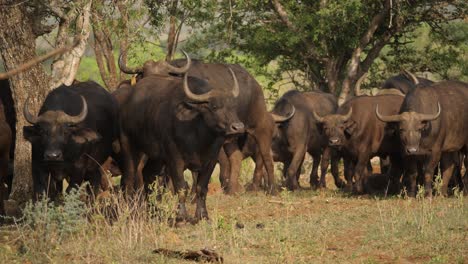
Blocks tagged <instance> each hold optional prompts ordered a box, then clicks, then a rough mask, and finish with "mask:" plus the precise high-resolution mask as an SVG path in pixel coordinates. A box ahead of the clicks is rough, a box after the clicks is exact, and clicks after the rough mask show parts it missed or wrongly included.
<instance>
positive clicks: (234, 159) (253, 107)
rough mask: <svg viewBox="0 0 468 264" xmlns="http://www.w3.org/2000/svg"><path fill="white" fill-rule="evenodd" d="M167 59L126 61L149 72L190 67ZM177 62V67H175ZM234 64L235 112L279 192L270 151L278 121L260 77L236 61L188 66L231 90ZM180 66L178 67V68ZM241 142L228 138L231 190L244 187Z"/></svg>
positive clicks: (162, 73) (270, 185)
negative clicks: (240, 179) (241, 182)
mask: <svg viewBox="0 0 468 264" xmlns="http://www.w3.org/2000/svg"><path fill="white" fill-rule="evenodd" d="M167 64H168V63H166V62H154V61H151V60H150V61H147V62H146V63H145V64H144V66H143V67H137V68H133V69H131V68H129V67H127V66H126V65H124V63H122V66H123V68H124V69H125V72H127V73H137V74H140V75H143V76H144V78H146V76H151V75H159V76H167V75H172V76H180V74H181V72H183V71H185V70H186V69H188V67H187V64H188V63H185V61H184V60H180V59H179V60H175V61H173V62H171V63H170V64H169V65H170V66H168V65H167ZM174 66H175V69H174ZM227 67H229V68H231V69H232V70H233V71H234V72H235V75H236V76H237V78H238V82H239V89H240V92H239V96H237V97H236V98H234V99H233V102H232V103H233V104H234V105H235V114H236V115H237V117H238V118H239V120H240V121H241V122H242V123H243V124H244V125H245V130H246V132H247V133H248V134H249V135H250V136H252V137H253V139H254V140H255V142H256V144H257V145H258V152H257V154H258V155H257V156H258V158H257V159H256V161H257V165H256V166H259V168H261V167H263V166H265V168H266V171H267V175H268V177H267V178H266V179H267V182H266V186H267V189H268V191H269V192H275V191H276V189H275V186H276V184H275V178H274V171H273V159H272V157H271V154H270V149H271V139H272V133H273V126H274V121H273V119H272V117H271V115H270V114H269V113H268V111H267V109H266V104H265V99H264V96H263V90H262V88H261V86H260V85H259V84H258V83H257V81H256V80H255V79H254V78H253V77H252V76H251V75H250V74H249V73H248V72H247V71H246V70H245V69H244V68H242V67H241V66H239V65H236V64H221V63H203V62H201V61H196V60H195V61H193V63H192V64H191V66H190V69H189V70H188V72H189V75H190V76H193V77H197V78H199V79H201V80H205V81H206V82H207V83H208V84H209V86H210V87H213V88H216V89H222V90H225V91H226V90H229V89H230V87H231V83H230V81H229V80H230V79H231V78H232V77H231V76H230V75H231V74H230V73H229V71H228V70H227V69H228V68H227ZM177 69H178V70H177ZM240 149H241V146H239V145H238V142H237V140H231V139H230V140H228V141H227V142H226V143H225V144H224V146H223V149H222V151H224V152H225V153H226V155H227V157H228V159H229V162H230V164H231V166H230V171H231V172H230V173H229V174H230V175H231V177H232V179H229V182H228V189H227V192H228V193H234V192H237V191H238V190H239V189H240V185H239V182H238V176H239V171H240V164H241V161H242V155H241V150H240Z"/></svg>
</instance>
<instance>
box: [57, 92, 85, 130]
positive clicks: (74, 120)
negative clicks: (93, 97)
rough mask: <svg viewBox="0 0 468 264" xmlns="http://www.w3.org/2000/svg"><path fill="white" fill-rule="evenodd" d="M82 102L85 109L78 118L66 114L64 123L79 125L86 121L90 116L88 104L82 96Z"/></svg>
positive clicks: (63, 118)
mask: <svg viewBox="0 0 468 264" xmlns="http://www.w3.org/2000/svg"><path fill="white" fill-rule="evenodd" d="M80 97H81V101H82V102H83V109H81V113H79V114H78V115H76V116H71V115H67V114H65V113H64V117H62V120H61V121H62V122H64V123H72V124H77V123H79V122H82V121H83V120H85V118H86V116H87V115H88V104H87V103H86V100H85V98H84V97H83V96H82V95H80Z"/></svg>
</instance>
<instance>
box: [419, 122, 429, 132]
mask: <svg viewBox="0 0 468 264" xmlns="http://www.w3.org/2000/svg"><path fill="white" fill-rule="evenodd" d="M430 125H431V122H430V121H422V122H421V128H422V131H427V130H428V129H429V127H430Z"/></svg>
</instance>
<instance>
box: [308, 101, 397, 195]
mask: <svg viewBox="0 0 468 264" xmlns="http://www.w3.org/2000/svg"><path fill="white" fill-rule="evenodd" d="M403 98H404V97H403V96H401V95H377V96H359V97H354V98H352V99H351V100H349V101H347V102H346V103H345V104H343V105H342V106H341V107H340V108H338V110H337V113H336V114H332V115H327V116H321V115H319V114H317V113H315V112H313V114H314V117H315V119H316V120H318V121H319V122H320V123H322V126H323V131H324V133H325V134H326V135H327V137H328V141H329V145H330V146H331V147H334V148H337V149H339V151H340V153H341V154H342V155H343V158H344V162H345V178H346V181H347V183H346V184H347V186H346V189H347V190H350V189H353V190H354V191H355V192H356V193H362V192H363V191H364V189H363V183H364V180H365V179H366V178H367V177H368V176H369V174H370V173H371V172H370V171H369V168H368V167H369V160H370V158H372V157H373V156H384V157H385V156H387V155H388V156H390V160H391V164H392V166H391V169H390V175H392V176H393V177H392V181H393V182H392V186H393V187H396V184H397V179H399V176H400V175H401V172H402V163H403V162H402V159H401V155H400V148H399V139H398V135H397V133H394V130H393V129H391V127H390V126H387V124H386V123H385V122H382V121H380V120H378V119H377V117H376V116H375V115H374V114H373V113H372V109H374V108H375V107H376V106H377V105H379V106H380V108H381V109H382V110H381V111H382V112H385V113H393V114H395V113H398V111H399V109H400V106H401V103H402V102H403ZM353 178H354V180H355V185H354V188H352V180H353Z"/></svg>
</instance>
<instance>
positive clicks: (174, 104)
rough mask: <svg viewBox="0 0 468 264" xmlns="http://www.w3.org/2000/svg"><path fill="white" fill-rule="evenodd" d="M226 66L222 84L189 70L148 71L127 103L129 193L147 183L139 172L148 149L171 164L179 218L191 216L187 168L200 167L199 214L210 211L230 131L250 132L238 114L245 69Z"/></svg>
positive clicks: (124, 135)
mask: <svg viewBox="0 0 468 264" xmlns="http://www.w3.org/2000/svg"><path fill="white" fill-rule="evenodd" d="M187 65H190V63H187ZM222 67H223V70H222V72H223V73H225V74H227V75H223V76H224V77H225V79H223V85H222V86H213V85H212V84H211V83H210V82H208V81H205V80H204V79H201V78H197V77H192V76H188V74H187V73H185V74H184V77H182V78H180V77H177V76H170V75H160V74H157V75H156V74H154V75H148V76H145V77H144V78H142V79H141V80H140V81H139V82H137V84H136V85H135V87H134V89H133V90H132V92H131V94H130V96H129V97H128V99H127V101H126V102H125V103H124V104H123V105H122V107H121V128H122V131H121V145H122V153H123V154H124V171H123V173H124V175H123V179H122V184H123V188H124V189H125V190H126V192H127V193H129V194H131V193H134V191H135V190H138V189H141V188H142V187H143V183H144V179H142V178H141V177H136V176H138V175H136V166H137V163H138V161H139V159H140V156H141V153H143V154H145V155H147V156H148V158H149V159H150V160H154V161H162V163H163V164H164V165H165V166H166V171H167V173H168V175H169V176H170V177H171V179H172V182H173V185H174V189H175V191H176V193H177V194H178V198H179V208H178V217H179V218H186V217H187V211H186V208H185V201H186V194H187V193H186V192H187V185H186V182H185V180H184V176H183V172H184V170H185V169H190V170H192V171H195V172H198V173H199V175H200V177H199V180H198V182H197V199H196V201H197V209H196V213H195V217H196V218H197V219H201V218H206V217H208V212H207V210H206V195H207V192H208V182H209V179H210V177H211V174H212V172H213V169H214V166H215V164H216V159H217V156H218V153H219V150H220V149H221V146H222V144H223V143H224V141H225V139H226V137H228V136H231V135H235V134H239V133H244V132H245V127H244V124H243V123H242V122H241V121H240V120H239V118H238V116H237V115H236V100H235V98H236V97H238V96H239V92H240V91H239V90H240V89H239V84H238V82H237V77H236V76H237V75H238V73H239V72H238V70H237V69H231V68H230V67H227V66H225V65H223V66H222ZM240 74H241V73H240ZM228 87H229V89H227V88H228Z"/></svg>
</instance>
